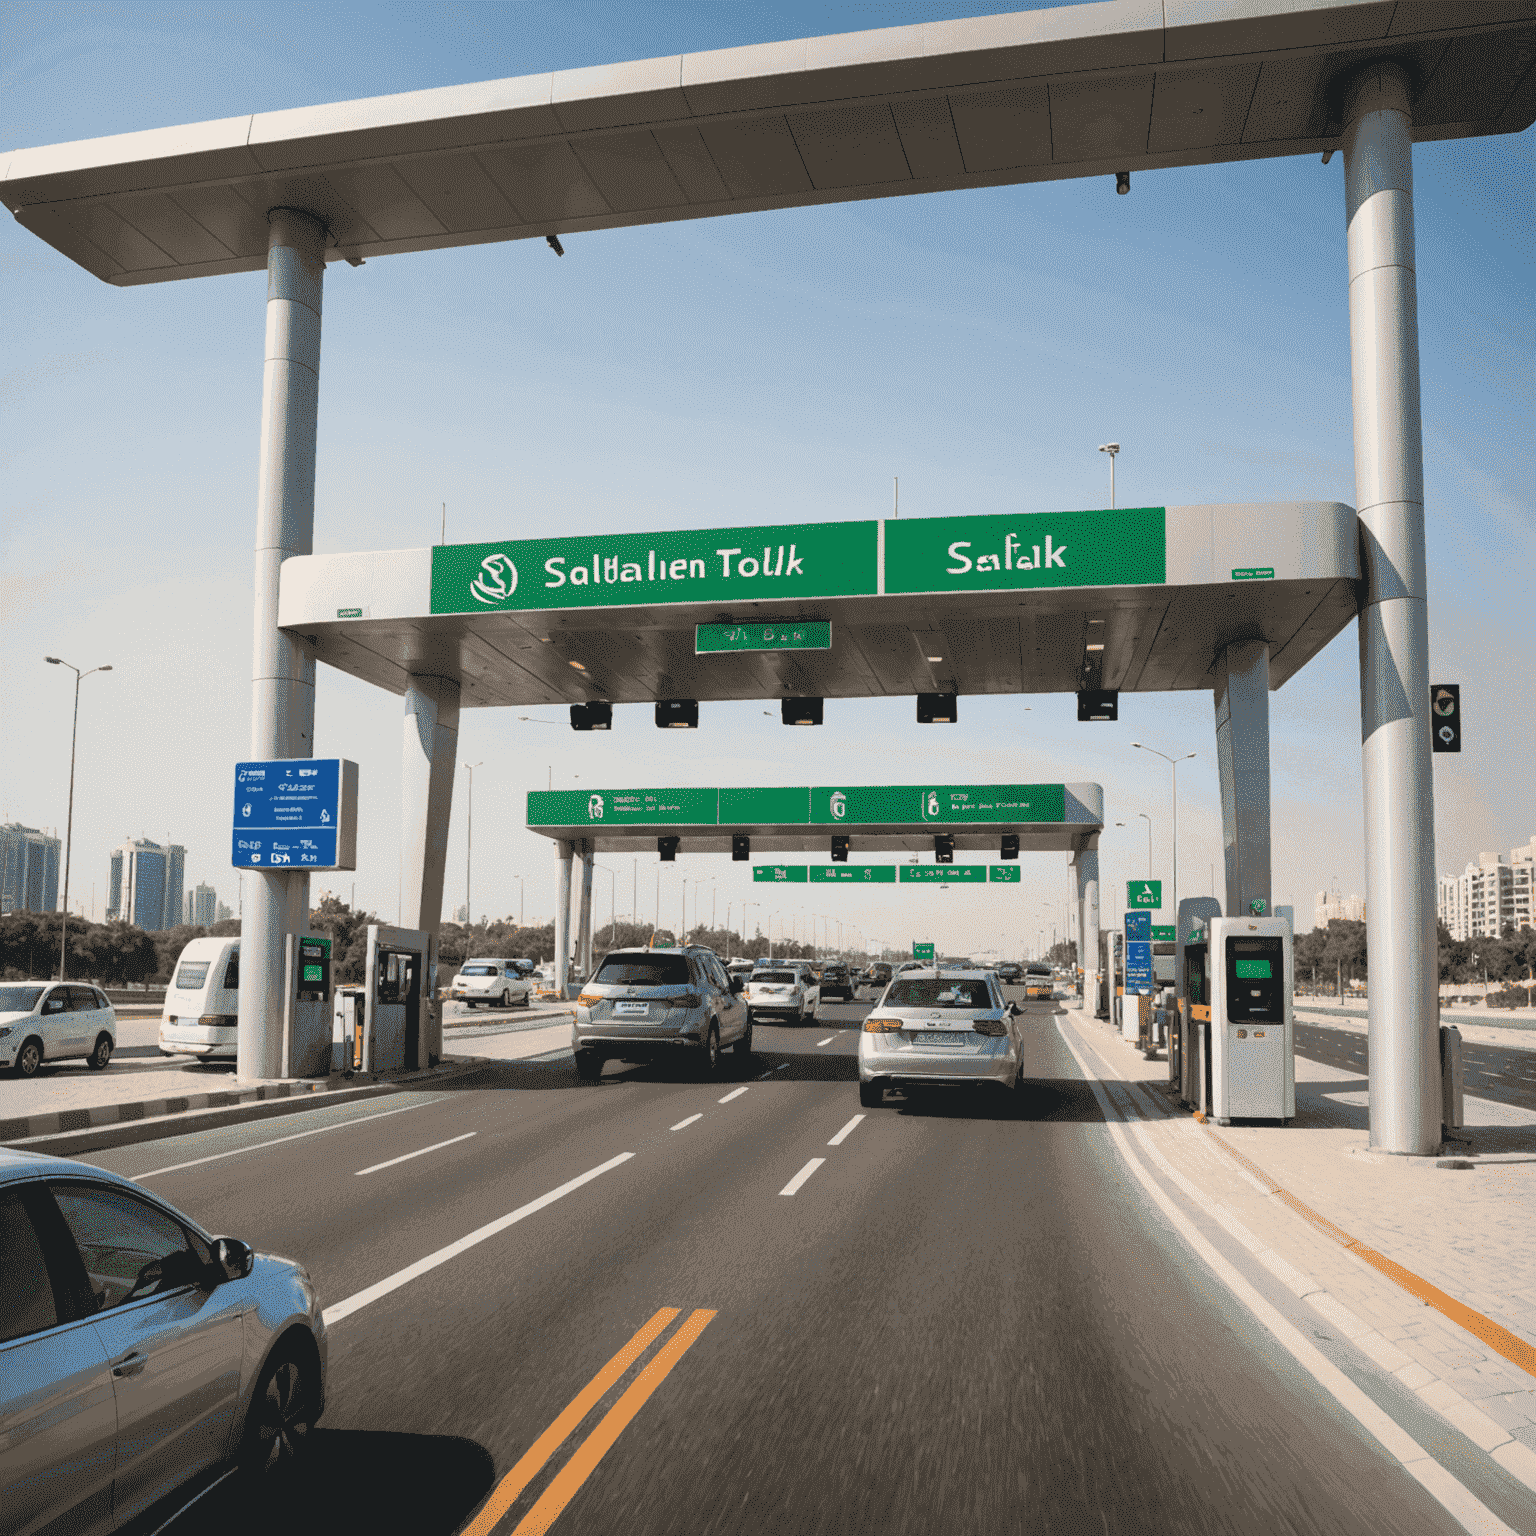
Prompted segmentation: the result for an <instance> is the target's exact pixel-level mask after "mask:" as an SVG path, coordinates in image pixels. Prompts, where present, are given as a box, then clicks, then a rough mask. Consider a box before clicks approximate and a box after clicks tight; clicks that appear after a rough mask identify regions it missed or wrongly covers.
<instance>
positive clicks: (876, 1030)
mask: <svg viewBox="0 0 1536 1536" xmlns="http://www.w3.org/2000/svg"><path fill="white" fill-rule="evenodd" d="M900 1028H901V1020H900V1019H877V1018H873V1017H871V1018H867V1019H865V1020H864V1033H865V1034H866V1035H889V1034H893V1033H895V1031H896V1030H898V1029H900Z"/></svg>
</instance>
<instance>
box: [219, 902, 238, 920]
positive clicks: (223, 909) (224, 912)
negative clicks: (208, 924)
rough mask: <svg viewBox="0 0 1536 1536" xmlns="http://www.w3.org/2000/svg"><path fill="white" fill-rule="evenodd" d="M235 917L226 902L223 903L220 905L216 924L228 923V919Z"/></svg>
mask: <svg viewBox="0 0 1536 1536" xmlns="http://www.w3.org/2000/svg"><path fill="white" fill-rule="evenodd" d="M234 915H235V914H234V913H233V912H231V911H230V909H229V907H228V906H227V905H226V904H225V903H224V902H222V901H221V902H220V903H219V910H218V915H217V916H216V917H215V918H214V922H216V923H222V922H226V921H227V920H228V919H230V918H232V917H233V916H234Z"/></svg>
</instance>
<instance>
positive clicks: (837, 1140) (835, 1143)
mask: <svg viewBox="0 0 1536 1536" xmlns="http://www.w3.org/2000/svg"><path fill="white" fill-rule="evenodd" d="M863 1118H864V1116H863V1115H855V1116H854V1117H853V1119H852V1120H850V1121H849V1122H848V1124H847V1125H845V1126H844V1127H843V1128H842V1130H840V1131H839V1132H838V1133H837V1135H836V1136H834V1137H833V1138H832V1140H831V1141H829V1142H828V1143H827V1145H828V1146H829V1147H840V1146H842V1144H843V1138H844V1137H845V1136H847V1134H848V1133H849V1131H851V1130H852V1129H853V1128H854V1126H856V1125H857V1124H858V1123H859V1121H860V1120H862V1119H863Z"/></svg>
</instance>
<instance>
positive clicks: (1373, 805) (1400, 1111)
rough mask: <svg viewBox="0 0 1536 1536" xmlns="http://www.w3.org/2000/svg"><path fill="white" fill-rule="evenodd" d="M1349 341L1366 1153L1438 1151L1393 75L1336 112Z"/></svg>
mask: <svg viewBox="0 0 1536 1536" xmlns="http://www.w3.org/2000/svg"><path fill="white" fill-rule="evenodd" d="M1344 121H1345V124H1346V127H1345V130H1344V188H1345V213H1346V218H1347V223H1348V234H1349V342H1350V361H1351V365H1352V372H1353V380H1354V416H1355V501H1356V504H1357V506H1358V508H1359V512H1360V546H1361V547H1360V564H1361V572H1362V574H1363V577H1364V582H1363V587H1364V605H1363V607H1362V608H1361V612H1360V725H1361V742H1362V747H1361V755H1362V759H1363V768H1364V781H1365V885H1366V903H1367V907H1366V938H1367V942H1368V945H1369V949H1370V1125H1371V1133H1370V1134H1371V1146H1372V1148H1373V1149H1374V1150H1375V1151H1378V1152H1398V1153H1407V1154H1417V1155H1420V1156H1424V1155H1428V1154H1430V1153H1433V1152H1435V1151H1437V1150H1438V1148H1439V1146H1440V1068H1439V1054H1438V1043H1439V1022H1440V1021H1439V995H1438V954H1437V947H1436V932H1435V866H1434V823H1435V805H1434V789H1433V784H1432V781H1431V778H1430V736H1429V733H1430V721H1429V621H1428V615H1427V612H1426V607H1425V598H1426V581H1425V555H1424V448H1423V434H1422V430H1421V427H1420V421H1419V322H1418V300H1417V293H1416V284H1415V274H1414V240H1413V135H1412V128H1411V119H1410V115H1409V95H1408V77H1407V75H1406V74H1405V73H1404V71H1403V70H1402V68H1401V67H1400V66H1398V65H1396V64H1389V63H1381V64H1372V65H1371V66H1370V67H1369V68H1367V69H1364V70H1362V71H1361V72H1360V73H1359V74H1358V75H1357V76H1356V77H1355V79H1354V80H1353V82H1352V83H1351V85H1350V89H1349V92H1348V95H1347V97H1346V101H1345V108H1344Z"/></svg>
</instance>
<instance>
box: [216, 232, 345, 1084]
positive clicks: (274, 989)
mask: <svg viewBox="0 0 1536 1536" xmlns="http://www.w3.org/2000/svg"><path fill="white" fill-rule="evenodd" d="M267 221H268V226H269V229H268V235H267V343H266V366H265V372H264V376H263V379H262V392H261V462H260V471H259V479H258V488H257V495H256V582H255V613H254V644H253V647H252V663H251V756H252V757H253V758H282V757H311V756H313V755H314V743H315V658H314V653H313V651H312V650H311V649H310V647H309V646H308V645H306V644H305V643H304V642H303V641H301V640H299V639H297V638H295V637H291V636H289V635H285V634H284V633H283V632H282V631H281V630H280V629H279V628H278V627H277V595H278V574H279V571H280V569H281V567H282V563H283V561H284V560H286V559H287V558H288V556H289V555H307V554H309V553H310V552H311V550H312V548H313V543H314V526H315V426H316V419H317V413H318V409H319V400H320V295H321V289H322V288H323V286H324V280H325V227H324V225H323V224H321V223H320V221H319V220H317V219H315V218H312V217H311V216H310V215H309V214H306V213H302V212H300V211H298V210H297V209H293V208H274V209H273V210H272V211H271V212H270V213H269V214H268V215H267ZM241 881H242V892H241V923H240V1027H239V1031H238V1034H237V1037H236V1038H237V1042H238V1043H237V1046H236V1071H237V1075H238V1076H240V1077H242V1078H272V1077H276V1076H278V1074H279V1073H280V1072H281V1071H282V1064H283V997H284V987H285V984H286V981H287V978H286V977H285V976H284V974H283V953H284V940H285V936H286V935H288V934H295V935H297V934H300V933H302V932H303V931H304V928H305V926H306V924H307V922H308V918H309V876H308V874H301V873H299V872H297V871H294V872H289V871H286V870H284V871H276V870H245V871H243V872H242V875H241Z"/></svg>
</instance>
